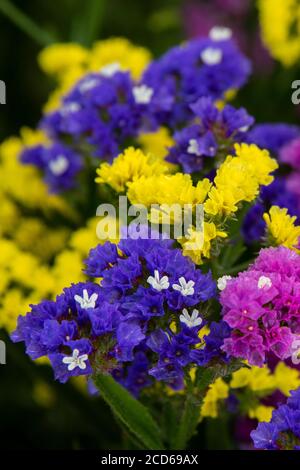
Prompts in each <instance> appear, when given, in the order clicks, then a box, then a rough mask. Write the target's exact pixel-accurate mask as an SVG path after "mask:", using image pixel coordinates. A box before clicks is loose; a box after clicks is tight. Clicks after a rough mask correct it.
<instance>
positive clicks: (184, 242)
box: [178, 221, 227, 264]
mask: <svg viewBox="0 0 300 470" xmlns="http://www.w3.org/2000/svg"><path fill="white" fill-rule="evenodd" d="M226 237H227V233H226V232H224V231H222V230H218V229H217V227H216V225H215V224H214V223H213V222H206V221H205V222H204V223H203V232H201V231H197V230H195V228H194V227H191V228H190V229H189V230H188V234H187V236H186V237H184V238H182V239H179V240H178V241H179V243H180V244H181V246H182V252H183V254H184V256H189V257H190V258H191V259H192V260H193V261H194V263H195V264H202V263H203V258H210V255H211V248H212V242H213V240H216V239H217V238H222V239H223V238H226Z"/></svg>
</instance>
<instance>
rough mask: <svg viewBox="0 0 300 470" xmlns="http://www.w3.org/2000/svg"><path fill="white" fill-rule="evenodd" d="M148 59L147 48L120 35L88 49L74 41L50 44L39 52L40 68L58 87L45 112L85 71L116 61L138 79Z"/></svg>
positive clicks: (97, 69) (49, 109)
mask: <svg viewBox="0 0 300 470" xmlns="http://www.w3.org/2000/svg"><path fill="white" fill-rule="evenodd" d="M150 60H151V54H150V52H149V51H148V50H147V49H145V48H143V47H139V46H135V45H133V44H132V43H131V42H130V41H128V40H127V39H124V38H112V39H107V40H104V41H97V42H96V43H95V44H94V45H93V46H92V48H91V49H85V48H84V47H82V46H80V45H78V44H75V43H58V44H52V45H51V46H48V47H46V48H45V49H44V50H43V51H42V52H41V53H40V55H39V64H40V66H41V68H42V70H43V71H44V72H46V73H47V74H49V75H54V76H55V78H56V80H57V81H58V88H57V89H56V90H55V91H54V92H53V94H52V95H51V96H50V98H49V100H48V102H47V104H46V106H45V111H51V110H54V109H55V108H57V107H58V106H59V103H60V100H61V97H62V96H63V95H64V94H66V93H67V92H68V91H69V90H70V88H71V87H72V86H73V85H74V84H75V82H76V81H77V80H78V79H80V78H81V77H82V76H83V75H85V74H86V73H88V72H99V71H100V70H101V68H103V67H105V66H106V65H108V64H111V63H118V65H119V66H120V69H121V70H126V71H127V70H128V71H129V72H131V74H132V77H133V78H134V79H139V78H140V76H141V74H142V72H143V71H144V69H145V68H146V66H147V65H148V63H149V62H150Z"/></svg>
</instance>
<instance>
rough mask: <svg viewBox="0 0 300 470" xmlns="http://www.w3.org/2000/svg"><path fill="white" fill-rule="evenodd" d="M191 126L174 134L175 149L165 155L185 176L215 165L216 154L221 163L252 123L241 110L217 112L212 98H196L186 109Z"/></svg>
mask: <svg viewBox="0 0 300 470" xmlns="http://www.w3.org/2000/svg"><path fill="white" fill-rule="evenodd" d="M190 108H191V111H192V112H193V113H194V118H195V123H194V124H191V125H190V126H188V127H186V128H184V129H183V130H180V131H177V132H175V134H174V139H175V141H176V145H175V146H174V147H172V148H171V149H170V151H169V155H168V157H167V160H168V161H169V162H172V163H176V164H179V165H181V167H182V169H183V171H184V172H185V173H193V172H197V171H200V170H203V169H204V170H205V172H206V174H207V173H208V171H209V170H211V169H212V168H213V167H214V165H213V164H215V162H214V160H211V157H215V156H216V155H217V154H218V156H219V157H220V158H222V160H223V159H224V158H225V157H226V156H227V155H228V154H229V152H230V151H232V149H233V146H234V144H235V143H236V142H241V141H242V140H243V139H244V138H245V135H246V133H247V131H248V129H249V127H250V126H251V125H252V124H253V123H254V119H253V118H252V117H251V116H249V114H248V113H247V111H246V110H245V109H243V108H241V109H235V108H233V107H232V106H230V105H226V106H225V107H224V108H223V109H222V110H221V111H219V110H218V108H217V107H216V106H215V105H214V102H213V100H212V98H205V97H204V98H200V99H199V100H198V101H196V103H194V104H192V105H191V106H190Z"/></svg>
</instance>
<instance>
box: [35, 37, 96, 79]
mask: <svg viewBox="0 0 300 470" xmlns="http://www.w3.org/2000/svg"><path fill="white" fill-rule="evenodd" d="M88 59H89V51H88V50H87V49H85V48H84V47H82V46H81V45H80V44H76V43H71V42H70V43H56V44H51V45H50V46H47V47H46V48H45V49H43V50H42V52H40V54H39V56H38V62H39V66H40V67H41V69H42V70H43V71H44V72H45V73H46V74H48V75H58V76H61V75H63V74H65V73H66V72H67V71H68V70H70V69H71V68H73V67H78V66H82V67H86V64H87V62H88Z"/></svg>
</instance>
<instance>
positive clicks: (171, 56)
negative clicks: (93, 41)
mask: <svg viewBox="0 0 300 470" xmlns="http://www.w3.org/2000/svg"><path fill="white" fill-rule="evenodd" d="M249 74H250V63H249V61H248V60H247V59H246V58H245V57H244V56H243V55H242V54H241V53H240V51H239V50H238V49H237V47H236V45H235V43H234V42H233V41H232V40H231V39H225V40H222V41H215V40H213V39H211V38H201V39H197V40H194V41H190V42H187V43H185V44H183V45H181V46H177V47H174V48H172V49H170V50H169V51H168V52H167V53H166V54H165V55H163V56H162V57H161V58H160V59H158V60H156V61H154V62H152V63H151V64H150V65H149V67H148V68H147V69H146V71H145V73H144V76H143V79H142V83H143V84H145V85H147V86H148V87H150V88H151V89H153V90H154V93H153V96H154V97H155V96H157V97H158V96H159V97H160V100H161V101H162V103H163V106H162V108H161V109H160V110H159V109H157V112H156V116H157V119H158V120H159V122H160V123H161V124H164V125H168V126H169V127H171V128H177V127H178V126H180V125H182V124H185V125H186V123H187V122H188V121H189V120H190V119H191V118H193V113H192V111H191V108H190V105H191V104H193V103H195V102H196V101H197V100H198V99H199V98H201V97H203V96H210V97H212V99H214V100H216V99H220V98H223V97H224V94H225V92H226V91H228V90H230V89H234V88H240V87H241V86H242V85H243V84H244V83H245V82H246V80H247V78H248V76H249ZM168 108H169V109H168Z"/></svg>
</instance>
